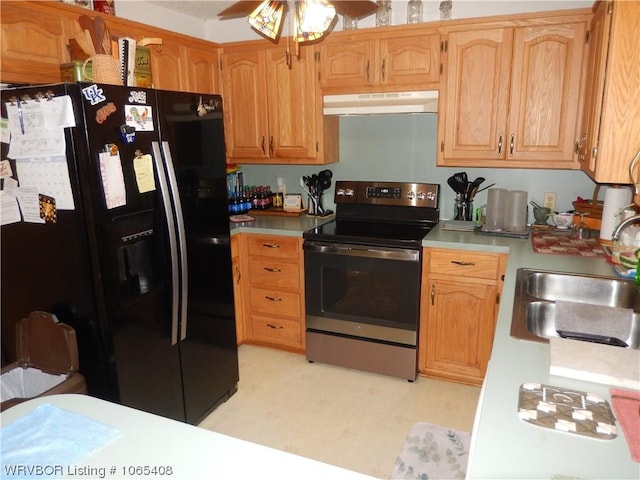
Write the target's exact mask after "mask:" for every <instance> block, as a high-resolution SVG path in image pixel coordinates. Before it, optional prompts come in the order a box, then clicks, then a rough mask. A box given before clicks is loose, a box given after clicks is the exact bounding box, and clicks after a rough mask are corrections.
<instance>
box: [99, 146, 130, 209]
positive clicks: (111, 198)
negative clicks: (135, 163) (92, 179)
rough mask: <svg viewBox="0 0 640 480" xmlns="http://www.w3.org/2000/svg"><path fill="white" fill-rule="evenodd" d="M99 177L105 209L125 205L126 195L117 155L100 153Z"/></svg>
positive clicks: (120, 164)
mask: <svg viewBox="0 0 640 480" xmlns="http://www.w3.org/2000/svg"><path fill="white" fill-rule="evenodd" d="M100 176H101V177H102V188H103V190H104V199H105V202H106V205H107V208H109V209H111V208H116V207H121V206H123V205H126V204H127V194H126V190H125V185H124V175H123V173H122V162H121V160H120V154H119V153H116V154H112V153H111V152H102V153H101V154H100Z"/></svg>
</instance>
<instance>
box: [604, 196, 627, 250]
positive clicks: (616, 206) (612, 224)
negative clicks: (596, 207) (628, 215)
mask: <svg viewBox="0 0 640 480" xmlns="http://www.w3.org/2000/svg"><path fill="white" fill-rule="evenodd" d="M630 203H631V188H630V187H615V186H614V187H607V190H606V191H605V192H604V205H603V206H602V223H601V226H600V239H601V240H611V238H612V237H613V231H614V230H615V228H616V226H617V225H618V223H619V220H620V218H619V216H618V214H619V212H620V210H622V209H623V208H624V207H626V206H627V205H629V204H630Z"/></svg>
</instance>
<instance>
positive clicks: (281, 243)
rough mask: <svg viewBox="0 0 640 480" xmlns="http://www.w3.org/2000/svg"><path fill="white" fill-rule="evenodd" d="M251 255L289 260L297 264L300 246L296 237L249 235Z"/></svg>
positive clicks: (248, 241) (248, 242)
mask: <svg viewBox="0 0 640 480" xmlns="http://www.w3.org/2000/svg"><path fill="white" fill-rule="evenodd" d="M247 244H248V251H249V255H259V256H261V257H272V258H281V259H284V258H286V259H288V260H291V261H293V262H297V261H298V258H299V251H300V246H299V244H298V239H297V238H296V237H290V238H287V237H278V236H273V235H249V236H248V238H247Z"/></svg>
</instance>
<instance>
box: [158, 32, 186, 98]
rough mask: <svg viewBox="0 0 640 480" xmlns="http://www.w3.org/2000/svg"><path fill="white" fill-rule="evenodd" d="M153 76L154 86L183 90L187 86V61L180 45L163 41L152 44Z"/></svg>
mask: <svg viewBox="0 0 640 480" xmlns="http://www.w3.org/2000/svg"><path fill="white" fill-rule="evenodd" d="M149 49H150V50H151V76H152V77H153V86H154V88H158V89H162V90H177V91H181V90H184V89H185V88H186V84H187V79H186V77H185V61H184V59H183V58H182V52H181V47H180V45H178V44H176V43H170V42H163V44H162V45H150V46H149Z"/></svg>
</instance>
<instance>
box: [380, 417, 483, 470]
mask: <svg viewBox="0 0 640 480" xmlns="http://www.w3.org/2000/svg"><path fill="white" fill-rule="evenodd" d="M470 443H471V434H470V433H468V432H461V431H458V430H453V429H451V428H447V427H441V426H440V425H433V424H430V423H423V422H419V423H416V424H415V425H413V427H411V431H410V432H409V435H407V440H406V442H405V444H404V446H403V447H402V450H400V453H399V454H398V458H397V459H396V463H395V465H394V467H393V471H392V472H391V475H390V476H389V479H390V480H396V479H407V478H415V479H420V480H428V479H431V480H437V479H458V478H459V479H463V478H465V475H466V471H467V461H468V459H469V445H470Z"/></svg>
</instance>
